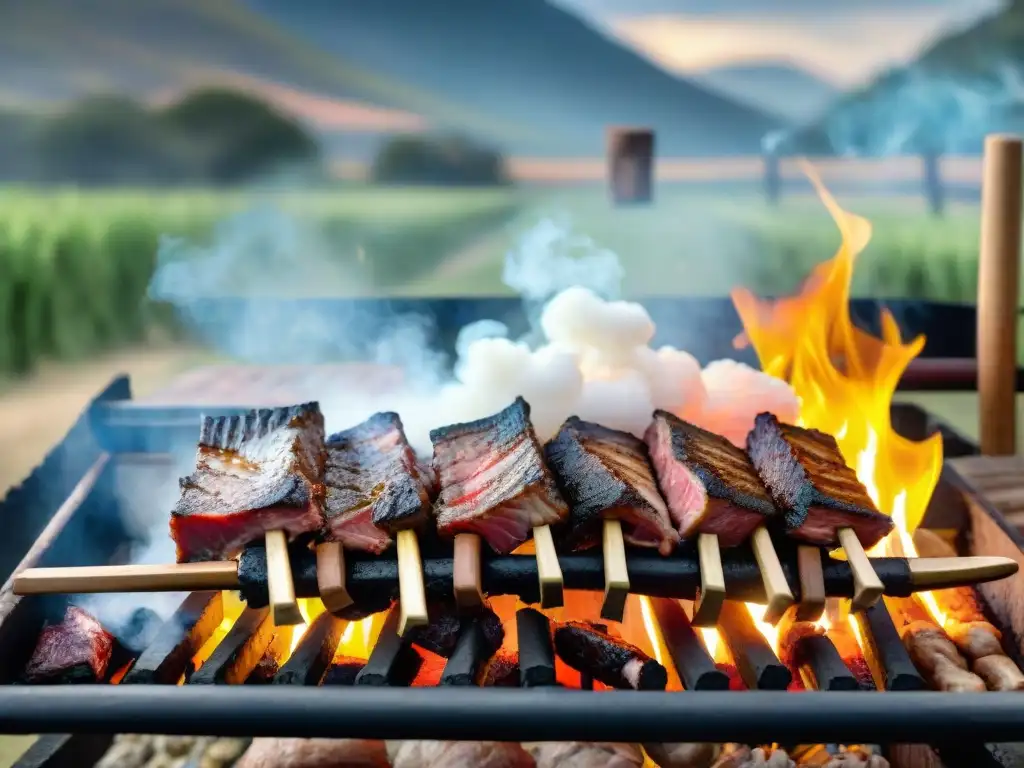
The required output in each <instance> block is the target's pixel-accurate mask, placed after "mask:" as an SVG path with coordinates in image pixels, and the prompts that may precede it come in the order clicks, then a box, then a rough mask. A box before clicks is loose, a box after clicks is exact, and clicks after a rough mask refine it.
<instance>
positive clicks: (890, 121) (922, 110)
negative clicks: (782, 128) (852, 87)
mask: <svg viewBox="0 0 1024 768" xmlns="http://www.w3.org/2000/svg"><path fill="white" fill-rule="evenodd" d="M1022 89H1024V2H1020V1H1019V0H1018V1H1017V2H1013V3H1010V4H1008V5H1007V6H1005V7H1004V8H1003V9H1002V10H1001V11H999V12H997V13H995V14H993V15H991V16H989V17H987V18H985V19H982V20H981V21H980V22H978V23H976V24H974V25H972V26H971V27H969V28H966V29H961V30H957V31H954V32H952V33H951V34H949V35H947V36H945V37H943V38H942V39H940V40H938V41H936V42H935V43H933V44H932V45H931V46H929V47H928V48H927V49H926V50H924V51H923V52H922V54H921V55H920V57H919V58H918V59H917V60H916V61H914V62H912V63H910V64H908V65H906V66H904V67H900V68H896V69H892V70H890V71H888V72H885V73H883V74H882V75H881V76H879V77H878V78H877V79H875V80H874V81H873V82H871V83H870V84H869V85H867V86H866V87H864V88H862V89H860V90H858V91H856V92H854V93H851V94H849V95H848V96H845V97H843V98H842V99H841V100H840V101H838V102H837V103H836V104H835V105H834V106H832V107H831V108H830V109H829V110H828V111H827V112H826V113H825V114H824V115H823V116H822V118H821V119H820V120H817V121H815V122H814V123H812V124H811V125H809V126H807V127H805V128H803V129H801V130H798V131H795V132H793V133H792V134H790V135H788V136H785V137H782V138H781V143H780V149H781V151H784V152H801V153H810V154H827V153H838V154H856V155H868V156H884V155H899V154H917V153H923V152H940V153H955V154H976V153H978V152H980V151H981V148H982V144H983V141H984V136H985V134H987V133H991V132H995V131H1014V132H1020V131H1022V130H1024V101H1022V100H1021V96H1020V94H1021V93H1022Z"/></svg>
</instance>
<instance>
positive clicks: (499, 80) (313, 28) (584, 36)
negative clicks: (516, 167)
mask: <svg viewBox="0 0 1024 768" xmlns="http://www.w3.org/2000/svg"><path fill="white" fill-rule="evenodd" d="M242 2H244V3H245V5H246V6H247V7H248V8H250V9H252V10H254V11H257V12H259V13H261V14H263V15H264V16H265V17H266V18H268V19H271V20H273V21H274V22H276V23H278V24H279V25H280V26H281V27H282V28H283V29H286V30H288V31H289V32H290V33H292V34H294V35H295V36H297V37H301V38H302V39H304V40H307V41H309V42H310V43H311V44H313V45H315V46H316V47H317V48H319V49H322V50H325V51H328V52H330V53H333V54H336V55H338V56H339V57H343V58H345V59H347V60H349V61H353V62H355V63H356V64H357V65H358V66H359V67H361V68H363V69H365V70H369V71H373V72H376V73H379V74H380V75H382V76H384V77H387V78H389V79H391V80H395V81H399V82H402V83H405V84H406V85H408V86H410V87H413V88H415V89H417V90H422V91H424V92H429V93H432V94H435V95H437V96H438V97H440V98H443V99H445V100H447V101H449V102H452V103H457V104H466V105H470V104H471V105H473V107H474V109H476V110H478V111H479V112H482V113H484V114H486V115H487V116H488V117H490V118H492V119H494V120H497V121H499V122H502V123H504V124H507V125H516V126H521V127H523V128H525V129H526V132H525V133H523V134H521V139H520V140H518V141H516V142H514V143H513V144H512V145H510V146H507V149H510V150H511V151H513V152H515V153H516V154H521V155H537V156H554V155H558V156H594V155H600V154H603V152H604V129H605V127H606V126H607V125H610V124H640V125H646V126H650V127H653V128H654V129H655V130H657V132H658V139H657V141H658V152H659V153H662V154H668V155H732V154H747V153H751V152H757V151H758V149H759V147H760V141H761V138H762V136H763V135H764V134H765V133H766V132H768V131H770V130H773V129H774V128H777V127H779V126H780V125H781V124H782V121H780V120H778V119H777V118H773V117H770V116H768V115H766V114H765V113H764V112H762V111H761V110H758V109H755V108H752V107H750V106H747V105H743V104H739V103H737V102H736V101H734V100H732V99H730V98H728V97H725V96H722V95H721V94H718V93H715V92H712V91H710V90H708V89H707V88H706V87H704V86H702V85H699V84H697V83H694V82H690V81H687V80H685V79H682V78H679V77H675V76H673V75H671V74H669V73H667V72H665V71H664V70H662V69H660V68H658V67H657V66H655V65H654V64H652V63H651V62H650V61H648V60H647V59H645V58H643V57H642V56H640V55H638V54H637V53H635V52H634V51H633V50H631V49H629V48H627V47H625V46H623V45H621V44H619V43H618V42H616V41H614V40H612V39H610V38H609V37H607V36H606V35H605V34H604V33H602V32H600V31H598V30H597V29H595V28H594V27H592V26H590V25H589V24H588V23H586V22H585V21H583V20H582V19H581V18H579V17H577V16H575V15H573V14H572V13H570V12H568V11H566V10H563V9H561V8H558V7H556V6H554V5H552V4H550V3H548V2H546V0H374V2H367V1H366V0H303V2H293V1H292V0H242Z"/></svg>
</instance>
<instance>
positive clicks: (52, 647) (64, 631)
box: [25, 605, 114, 684]
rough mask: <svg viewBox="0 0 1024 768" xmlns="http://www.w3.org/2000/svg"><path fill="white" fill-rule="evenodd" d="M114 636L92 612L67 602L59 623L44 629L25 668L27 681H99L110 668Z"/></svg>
mask: <svg viewBox="0 0 1024 768" xmlns="http://www.w3.org/2000/svg"><path fill="white" fill-rule="evenodd" d="M113 649H114V636H113V635H112V634H110V633H109V632H107V631H106V630H105V629H104V628H103V627H102V626H100V623H99V622H98V621H97V620H96V619H94V618H93V617H92V616H91V615H89V614H88V613H86V612H85V611H83V610H82V609H81V608H78V607H77V606H74V605H69V606H68V609H67V611H66V612H65V613H64V620H63V621H62V622H61V623H60V624H51V625H49V626H47V627H44V628H43V631H42V632H41V633H40V635H39V641H38V642H37V643H36V648H35V651H33V653H32V658H30V659H29V662H28V665H27V666H26V667H25V681H26V682H28V683H35V684H41V683H101V682H103V680H104V679H105V678H106V676H107V670H108V668H109V667H110V655H111V652H112V651H113Z"/></svg>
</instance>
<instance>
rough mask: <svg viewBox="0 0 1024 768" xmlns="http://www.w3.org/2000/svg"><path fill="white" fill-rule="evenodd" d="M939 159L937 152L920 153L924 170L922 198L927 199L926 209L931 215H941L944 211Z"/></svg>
mask: <svg viewBox="0 0 1024 768" xmlns="http://www.w3.org/2000/svg"><path fill="white" fill-rule="evenodd" d="M941 160H942V156H941V155H940V154H939V153H938V152H925V153H924V154H923V155H921V163H922V166H923V170H924V178H923V181H924V199H925V200H927V201H928V210H929V212H930V213H931V214H932V216H942V215H943V214H944V213H945V212H946V194H945V189H943V186H942V166H941V162H940V161H941Z"/></svg>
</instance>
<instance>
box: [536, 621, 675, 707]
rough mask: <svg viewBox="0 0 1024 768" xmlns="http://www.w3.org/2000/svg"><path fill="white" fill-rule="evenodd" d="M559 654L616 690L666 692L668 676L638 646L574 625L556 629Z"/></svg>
mask: <svg viewBox="0 0 1024 768" xmlns="http://www.w3.org/2000/svg"><path fill="white" fill-rule="evenodd" d="M555 651H556V652H557V653H558V656H559V658H561V659H562V661H564V662H565V663H566V664H568V665H569V666H570V667H572V668H573V669H575V670H577V671H578V672H580V673H586V674H589V675H591V676H592V677H593V678H594V679H595V680H598V681H600V682H602V683H604V684H605V685H608V686H611V687H612V688H625V689H630V688H632V689H636V690H643V691H654V690H658V691H661V690H664V689H665V686H666V685H667V684H668V672H667V671H666V669H665V668H664V667H663V666H661V664H659V663H658V662H657V661H655V660H654V659H652V658H651V657H650V656H648V655H647V654H646V653H644V652H643V651H641V650H640V649H639V648H637V647H636V646H633V645H630V644H629V643H626V642H624V641H623V640H620V639H618V638H614V637H611V636H610V635H608V634H606V633H604V632H600V631H598V630H596V629H595V628H594V627H593V626H592V625H589V624H586V623H584V622H579V621H570V622H566V623H565V624H561V625H559V626H558V627H557V628H556V629H555Z"/></svg>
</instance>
